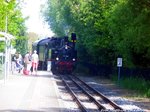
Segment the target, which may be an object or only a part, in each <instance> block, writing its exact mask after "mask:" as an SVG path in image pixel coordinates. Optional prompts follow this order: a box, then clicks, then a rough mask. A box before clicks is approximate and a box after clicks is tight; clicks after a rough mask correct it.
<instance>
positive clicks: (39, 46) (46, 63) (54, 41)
mask: <svg viewBox="0 0 150 112" xmlns="http://www.w3.org/2000/svg"><path fill="white" fill-rule="evenodd" d="M75 44H76V34H75V33H72V34H71V41H69V40H68V37H67V36H64V37H51V38H50V37H48V38H44V39H41V40H37V41H35V42H34V43H32V50H33V51H34V50H36V51H37V54H38V55H39V64H38V69H39V70H48V71H50V70H51V71H52V72H53V73H72V72H73V70H74V69H75V66H76V60H77V51H76V49H75Z"/></svg>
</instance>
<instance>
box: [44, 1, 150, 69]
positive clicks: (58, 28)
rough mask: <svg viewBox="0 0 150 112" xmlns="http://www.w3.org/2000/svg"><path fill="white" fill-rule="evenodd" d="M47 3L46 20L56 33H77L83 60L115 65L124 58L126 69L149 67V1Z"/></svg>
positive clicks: (80, 54) (80, 56) (80, 55)
mask: <svg viewBox="0 0 150 112" xmlns="http://www.w3.org/2000/svg"><path fill="white" fill-rule="evenodd" d="M47 4H48V7H47V9H46V10H45V12H44V16H45V20H46V21H47V22H48V23H49V25H50V27H51V29H52V30H53V32H54V33H55V34H57V35H61V36H62V35H65V34H70V33H71V32H76V33H77V35H78V43H77V44H78V51H79V53H78V54H79V58H80V59H81V60H84V61H88V62H91V63H97V64H110V65H114V66H116V58H117V56H118V55H122V57H123V64H124V66H128V67H129V66H130V67H133V66H135V67H150V32H149V30H150V19H149V18H150V0H61V1H60V0H48V2H47ZM85 57H87V58H85ZM89 59H90V60H89Z"/></svg>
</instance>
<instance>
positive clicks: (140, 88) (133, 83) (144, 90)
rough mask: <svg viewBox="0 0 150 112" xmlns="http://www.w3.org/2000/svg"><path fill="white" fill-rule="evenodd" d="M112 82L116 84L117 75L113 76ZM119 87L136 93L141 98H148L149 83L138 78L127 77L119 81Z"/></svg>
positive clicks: (149, 95)
mask: <svg viewBox="0 0 150 112" xmlns="http://www.w3.org/2000/svg"><path fill="white" fill-rule="evenodd" d="M112 80H113V81H115V82H116V83H118V79H117V75H114V76H113V77H112ZM119 85H120V86H121V87H123V88H126V89H130V90H135V91H137V92H138V93H139V94H140V96H142V97H148V98H150V81H145V80H144V79H141V78H138V77H129V78H122V79H120V81H119Z"/></svg>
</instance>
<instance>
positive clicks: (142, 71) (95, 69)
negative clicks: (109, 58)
mask: <svg viewBox="0 0 150 112" xmlns="http://www.w3.org/2000/svg"><path fill="white" fill-rule="evenodd" d="M80 64H82V65H83V66H85V67H87V68H88V69H89V72H90V74H91V75H100V76H105V77H111V75H113V74H118V68H117V67H112V66H110V65H95V64H91V63H86V62H80ZM120 75H121V78H124V77H140V78H143V79H146V80H150V68H125V67H121V69H120Z"/></svg>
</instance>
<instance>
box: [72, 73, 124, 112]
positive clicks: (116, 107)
mask: <svg viewBox="0 0 150 112" xmlns="http://www.w3.org/2000/svg"><path fill="white" fill-rule="evenodd" d="M72 76H74V77H75V78H77V79H78V80H80V81H81V82H82V83H83V84H85V85H86V86H87V87H88V88H89V89H92V90H93V91H94V92H95V93H96V94H97V95H99V96H101V97H102V98H103V99H104V100H105V101H107V102H109V103H110V104H111V105H112V106H113V107H114V108H115V109H118V110H123V108H121V107H120V106H119V105H117V104H116V103H115V102H113V101H111V100H110V99H109V98H107V97H106V96H105V95H103V94H102V93H100V92H99V91H97V90H96V89H94V88H92V87H91V86H90V85H88V84H87V83H86V82H84V81H82V80H81V79H80V78H78V77H76V76H75V75H72Z"/></svg>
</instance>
